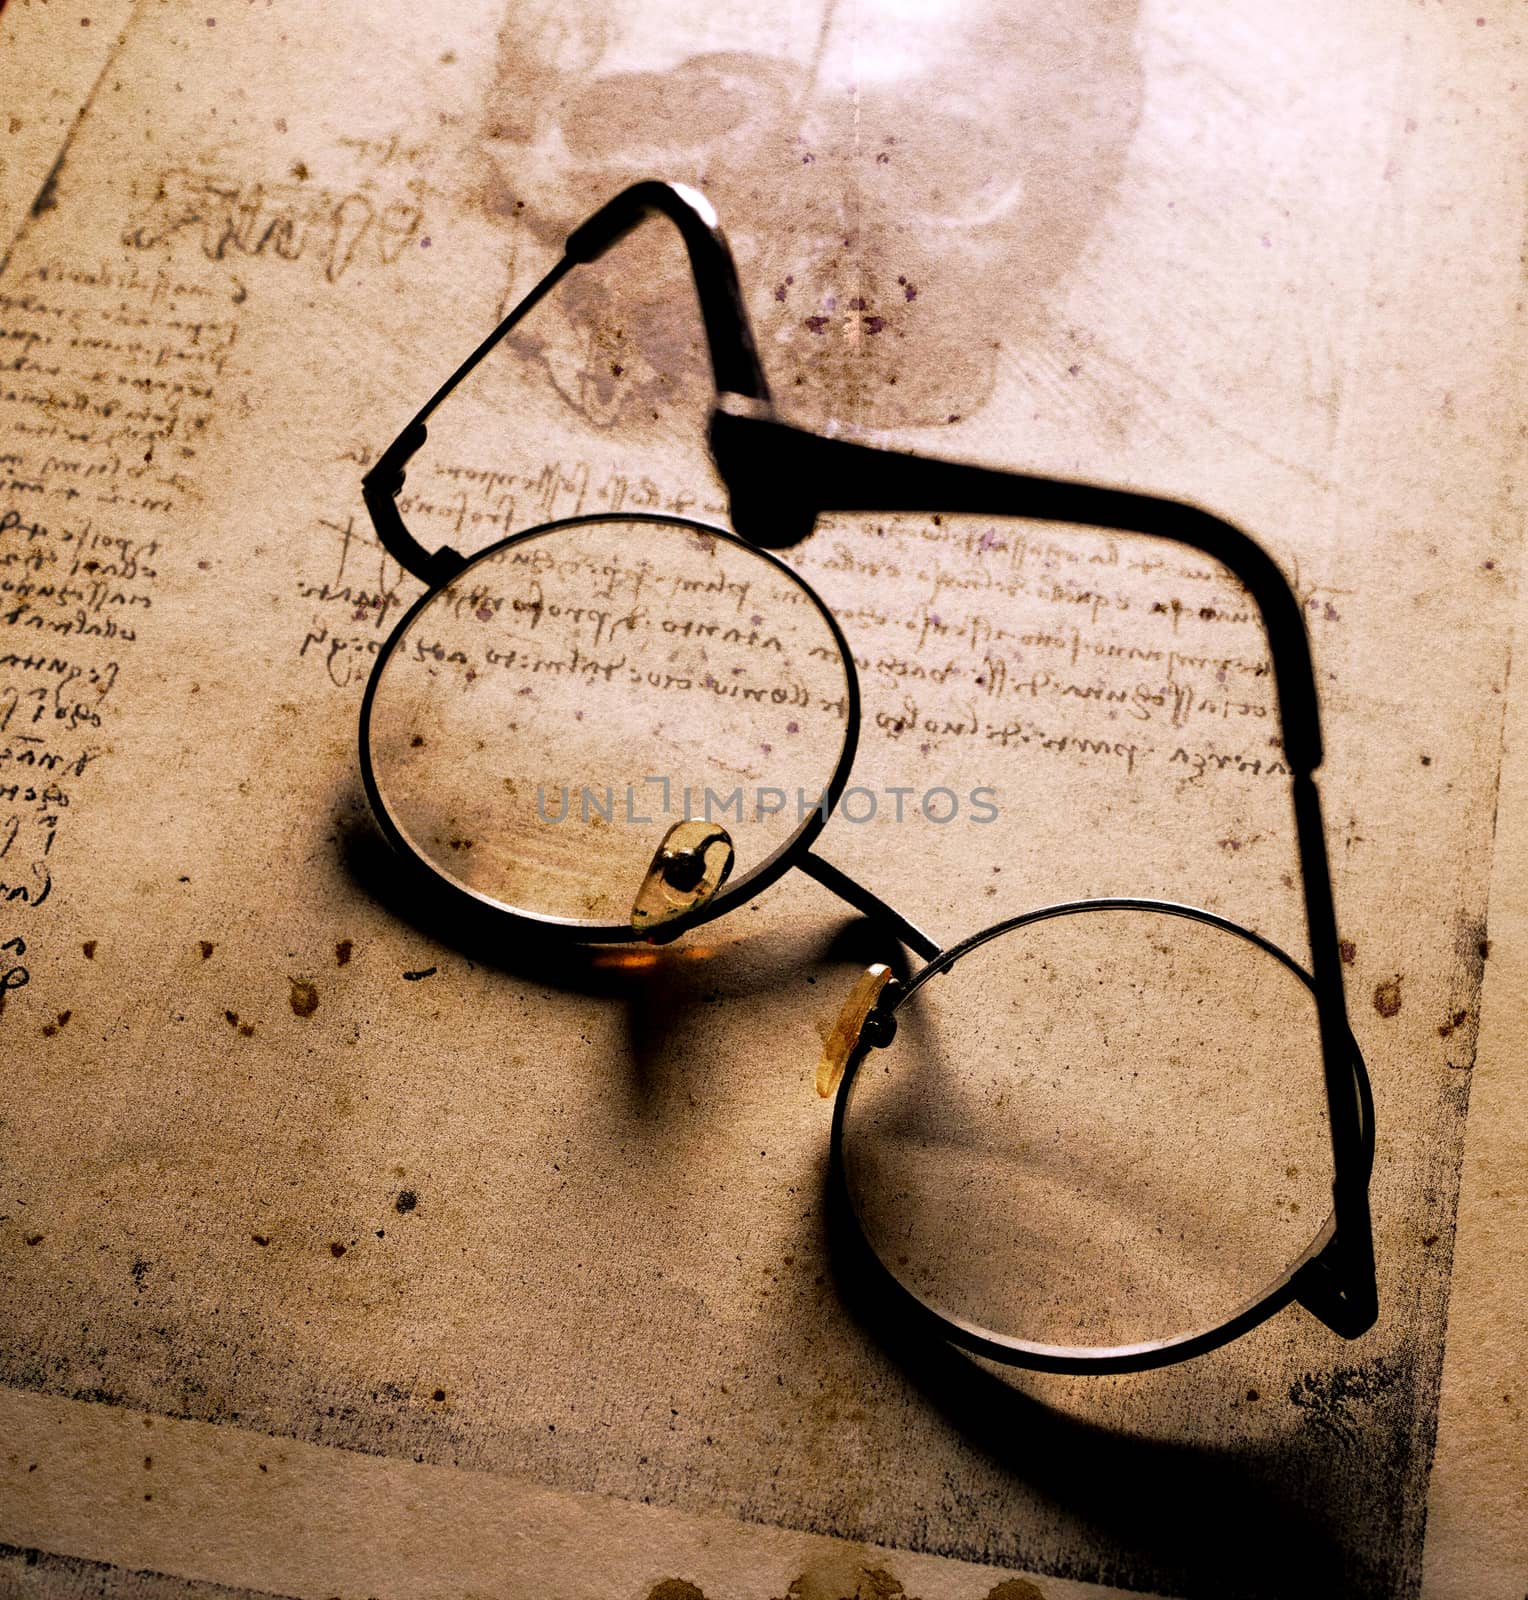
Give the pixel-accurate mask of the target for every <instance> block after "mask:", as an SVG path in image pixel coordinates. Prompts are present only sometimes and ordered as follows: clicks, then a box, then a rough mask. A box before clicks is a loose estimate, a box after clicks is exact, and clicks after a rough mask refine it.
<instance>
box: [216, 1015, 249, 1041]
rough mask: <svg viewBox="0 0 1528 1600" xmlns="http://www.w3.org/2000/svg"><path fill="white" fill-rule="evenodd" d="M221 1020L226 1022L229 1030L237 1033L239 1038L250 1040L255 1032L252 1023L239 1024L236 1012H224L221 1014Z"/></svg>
mask: <svg viewBox="0 0 1528 1600" xmlns="http://www.w3.org/2000/svg"><path fill="white" fill-rule="evenodd" d="M223 1020H224V1022H226V1023H227V1024H228V1026H229V1027H230V1028H232V1029H233V1030H234V1032H235V1033H237V1034H238V1035H239V1037H240V1038H242V1039H249V1038H252V1037H253V1036H254V1032H255V1025H254V1023H252V1022H240V1021H239V1013H238V1012H237V1011H225V1012H224V1013H223Z"/></svg>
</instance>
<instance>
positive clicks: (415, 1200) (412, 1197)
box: [393, 1189, 419, 1216]
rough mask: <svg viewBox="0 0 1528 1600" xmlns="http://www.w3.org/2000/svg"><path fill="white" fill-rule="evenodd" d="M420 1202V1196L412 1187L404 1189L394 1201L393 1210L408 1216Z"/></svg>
mask: <svg viewBox="0 0 1528 1600" xmlns="http://www.w3.org/2000/svg"><path fill="white" fill-rule="evenodd" d="M418 1204H419V1196H418V1195H417V1194H415V1193H414V1191H413V1190H412V1189H404V1190H401V1191H400V1192H399V1195H398V1198H397V1199H396V1200H395V1201H394V1202H393V1210H395V1211H396V1212H397V1213H398V1214H399V1216H407V1215H408V1213H409V1212H410V1211H412V1210H413V1209H414V1207H415V1206H417V1205H418Z"/></svg>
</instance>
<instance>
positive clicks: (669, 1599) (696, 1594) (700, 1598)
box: [647, 1578, 706, 1600]
mask: <svg viewBox="0 0 1528 1600" xmlns="http://www.w3.org/2000/svg"><path fill="white" fill-rule="evenodd" d="M647 1600H706V1595H705V1591H704V1590H703V1589H697V1588H696V1587H695V1585H694V1584H693V1583H687V1582H685V1580H684V1579H683V1578H663V1579H661V1580H660V1581H659V1582H657V1583H655V1584H654V1585H653V1586H652V1588H651V1589H649V1590H648V1591H647Z"/></svg>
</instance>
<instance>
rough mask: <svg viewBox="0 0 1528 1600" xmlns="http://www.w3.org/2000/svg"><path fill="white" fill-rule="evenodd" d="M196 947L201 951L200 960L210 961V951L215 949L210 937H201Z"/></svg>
mask: <svg viewBox="0 0 1528 1600" xmlns="http://www.w3.org/2000/svg"><path fill="white" fill-rule="evenodd" d="M197 948H198V949H199V950H200V951H201V953H202V960H203V961H210V960H211V959H212V952H213V951H214V950H216V949H217V946H216V945H215V944H214V943H213V942H212V941H211V939H203V940H202V941H201V942H200V944H199V945H198V946H197Z"/></svg>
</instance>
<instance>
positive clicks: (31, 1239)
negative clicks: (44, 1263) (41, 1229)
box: [27, 1233, 43, 1244]
mask: <svg viewBox="0 0 1528 1600" xmlns="http://www.w3.org/2000/svg"><path fill="white" fill-rule="evenodd" d="M42 1239H43V1236H42V1235H41V1234H40V1233H29V1234H28V1235H27V1243H28V1244H41V1243H42Z"/></svg>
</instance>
